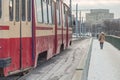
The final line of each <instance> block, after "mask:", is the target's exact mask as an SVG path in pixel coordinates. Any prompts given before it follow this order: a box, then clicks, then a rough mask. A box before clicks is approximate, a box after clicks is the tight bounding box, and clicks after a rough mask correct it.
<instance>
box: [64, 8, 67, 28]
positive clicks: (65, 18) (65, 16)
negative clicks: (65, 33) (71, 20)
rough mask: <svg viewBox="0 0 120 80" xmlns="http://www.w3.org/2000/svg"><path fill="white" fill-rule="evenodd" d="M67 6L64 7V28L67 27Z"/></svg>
mask: <svg viewBox="0 0 120 80" xmlns="http://www.w3.org/2000/svg"><path fill="white" fill-rule="evenodd" d="M66 16H67V15H66V6H64V26H65V27H66V26H67V25H66Z"/></svg>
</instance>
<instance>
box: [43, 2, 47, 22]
mask: <svg viewBox="0 0 120 80" xmlns="http://www.w3.org/2000/svg"><path fill="white" fill-rule="evenodd" d="M46 4H47V3H46V1H43V17H44V23H47V21H48V20H47V19H48V18H47V5H46Z"/></svg>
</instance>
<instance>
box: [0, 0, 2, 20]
mask: <svg viewBox="0 0 120 80" xmlns="http://www.w3.org/2000/svg"><path fill="white" fill-rule="evenodd" d="M1 17H2V0H0V18H1Z"/></svg>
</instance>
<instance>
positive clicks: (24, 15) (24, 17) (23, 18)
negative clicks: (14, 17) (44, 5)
mask: <svg viewBox="0 0 120 80" xmlns="http://www.w3.org/2000/svg"><path fill="white" fill-rule="evenodd" d="M25 20H26V0H22V21H25Z"/></svg>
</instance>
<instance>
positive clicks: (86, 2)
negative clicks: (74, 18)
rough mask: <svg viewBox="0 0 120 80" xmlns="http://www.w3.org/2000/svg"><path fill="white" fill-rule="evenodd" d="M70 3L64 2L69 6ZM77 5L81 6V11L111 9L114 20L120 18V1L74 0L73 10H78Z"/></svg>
mask: <svg viewBox="0 0 120 80" xmlns="http://www.w3.org/2000/svg"><path fill="white" fill-rule="evenodd" d="M69 1H70V0H64V2H65V3H67V4H68V5H69ZM76 3H78V5H79V7H78V9H79V10H85V9H87V10H90V9H109V10H110V12H111V13H114V18H120V0H72V10H76ZM83 12H84V11H83ZM73 14H75V11H73Z"/></svg>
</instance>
